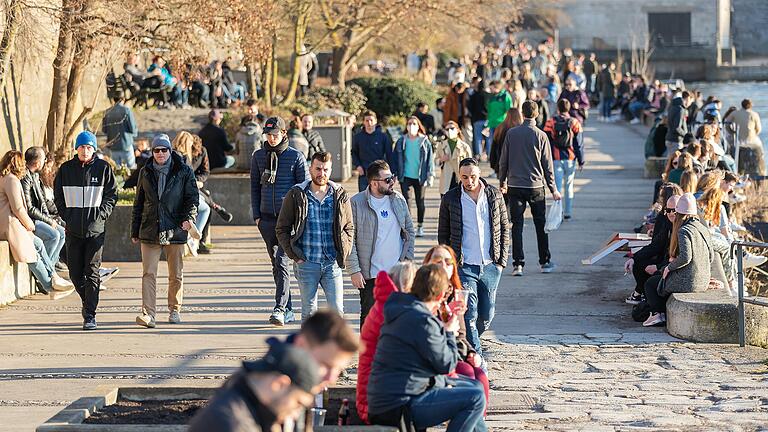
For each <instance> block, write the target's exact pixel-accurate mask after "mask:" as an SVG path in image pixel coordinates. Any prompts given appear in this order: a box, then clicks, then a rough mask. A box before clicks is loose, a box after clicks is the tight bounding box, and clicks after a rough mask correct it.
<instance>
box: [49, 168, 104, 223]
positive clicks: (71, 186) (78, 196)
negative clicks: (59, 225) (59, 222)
mask: <svg viewBox="0 0 768 432" xmlns="http://www.w3.org/2000/svg"><path fill="white" fill-rule="evenodd" d="M53 196H54V202H55V203H56V208H57V209H58V210H59V216H61V218H62V219H63V220H64V222H66V230H67V234H68V235H72V236H75V237H78V238H89V237H97V236H99V235H101V234H103V233H104V223H105V222H106V221H107V218H108V217H109V215H110V214H112V209H113V208H114V207H115V202H117V186H116V185H115V174H114V173H113V172H112V168H110V166H109V164H108V163H107V162H105V161H103V160H101V159H99V158H98V157H96V156H95V155H94V157H93V158H92V159H91V160H90V161H88V162H85V163H83V162H80V160H79V159H78V157H77V155H75V157H73V158H72V159H70V160H68V161H66V162H64V163H63V164H62V165H61V166H60V167H59V172H58V173H57V174H56V179H55V180H54V183H53Z"/></svg>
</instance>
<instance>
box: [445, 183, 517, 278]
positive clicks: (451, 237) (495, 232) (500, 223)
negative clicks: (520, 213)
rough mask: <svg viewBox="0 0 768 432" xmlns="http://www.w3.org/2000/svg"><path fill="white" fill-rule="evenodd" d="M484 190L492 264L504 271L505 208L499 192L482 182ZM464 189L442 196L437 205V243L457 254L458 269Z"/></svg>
mask: <svg viewBox="0 0 768 432" xmlns="http://www.w3.org/2000/svg"><path fill="white" fill-rule="evenodd" d="M480 181H482V182H483V186H485V188H484V189H483V190H484V191H485V194H486V197H487V199H488V213H489V217H490V219H491V220H490V225H491V241H490V245H491V250H490V256H491V260H492V261H493V263H494V264H496V265H499V266H501V267H506V265H507V258H508V256H509V230H508V229H509V219H508V217H507V207H506V204H505V202H504V196H503V195H502V194H501V191H500V190H499V189H498V188H496V187H494V186H491V185H489V184H488V182H487V181H485V179H482V178H481V179H480ZM462 188H463V186H458V187H455V188H453V189H451V190H449V191H448V193H446V194H445V195H443V198H442V200H441V201H440V214H439V216H438V218H439V219H438V224H437V242H438V243H439V244H442V245H448V246H450V247H451V248H453V251H454V252H456V256H457V259H458V265H462V262H463V261H464V256H463V254H462V251H461V240H462V237H463V234H464V224H463V221H462V206H461V192H462Z"/></svg>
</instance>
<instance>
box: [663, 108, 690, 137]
mask: <svg viewBox="0 0 768 432" xmlns="http://www.w3.org/2000/svg"><path fill="white" fill-rule="evenodd" d="M687 133H688V110H687V109H685V108H684V107H683V98H681V97H676V98H674V99H672V104H671V105H670V106H669V109H668V111H667V136H666V137H664V139H666V140H667V141H670V142H683V137H684V136H685V134H687Z"/></svg>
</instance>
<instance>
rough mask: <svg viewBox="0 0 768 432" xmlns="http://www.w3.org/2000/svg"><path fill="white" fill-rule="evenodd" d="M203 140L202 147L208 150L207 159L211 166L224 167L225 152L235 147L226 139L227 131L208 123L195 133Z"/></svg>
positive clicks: (225, 160) (225, 161)
mask: <svg viewBox="0 0 768 432" xmlns="http://www.w3.org/2000/svg"><path fill="white" fill-rule="evenodd" d="M197 136H199V137H200V138H201V139H202V140H203V147H205V148H206V150H208V160H209V162H210V165H211V168H212V169H213V168H224V166H225V165H226V164H227V158H226V156H227V155H226V153H227V152H231V151H232V150H234V149H235V146H233V145H232V143H230V142H229V139H227V133H226V132H225V131H224V129H222V128H221V127H219V126H216V125H215V124H213V123H208V124H207V125H205V126H203V128H202V129H200V132H198V133H197Z"/></svg>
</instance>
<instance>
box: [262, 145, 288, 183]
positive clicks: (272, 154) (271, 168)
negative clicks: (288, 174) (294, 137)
mask: <svg viewBox="0 0 768 432" xmlns="http://www.w3.org/2000/svg"><path fill="white" fill-rule="evenodd" d="M262 148H263V149H264V150H266V151H267V167H266V168H264V173H263V174H262V175H261V184H275V180H276V179H277V168H278V160H279V158H280V155H281V154H282V153H283V152H284V151H285V149H287V148H288V136H287V135H286V136H285V137H284V138H283V140H282V141H280V143H279V144H278V145H276V146H274V147H272V146H271V145H269V144H264V146H263V147H262Z"/></svg>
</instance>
